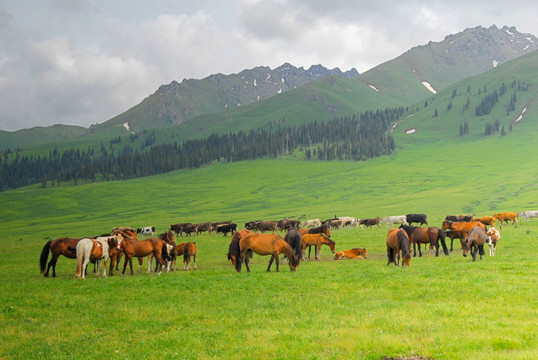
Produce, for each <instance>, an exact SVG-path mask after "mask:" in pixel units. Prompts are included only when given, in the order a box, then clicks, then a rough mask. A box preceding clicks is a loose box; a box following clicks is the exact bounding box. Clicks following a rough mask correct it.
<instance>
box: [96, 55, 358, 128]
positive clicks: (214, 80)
mask: <svg viewBox="0 0 538 360" xmlns="http://www.w3.org/2000/svg"><path fill="white" fill-rule="evenodd" d="M327 75H337V76H342V77H346V78H354V77H357V76H358V75H359V73H358V72H357V70H355V69H351V70H349V71H347V72H342V71H340V69H338V68H335V69H331V70H330V69H327V68H325V67H323V66H321V65H314V66H311V67H310V68H309V69H308V70H305V69H304V68H302V67H300V68H296V67H294V66H293V65H291V64H287V63H286V64H284V65H282V66H280V67H278V68H276V69H274V70H272V69H270V68H269V67H257V68H254V69H250V70H244V71H242V72H240V73H239V74H232V75H223V74H216V75H211V76H208V77H206V78H205V79H202V80H195V79H188V80H187V79H185V80H183V81H182V82H181V83H178V82H177V81H172V82H171V83H170V84H168V85H162V86H161V87H159V89H158V90H157V91H156V92H155V93H154V94H152V95H151V96H149V97H147V98H146V99H144V100H143V101H142V102H141V103H140V104H138V105H136V106H134V107H133V108H131V109H129V110H127V111H126V112H124V113H122V114H120V115H118V116H116V117H114V118H113V119H111V120H109V121H107V122H105V123H103V124H101V125H98V126H97V127H96V129H95V130H102V129H103V128H109V127H113V126H119V125H121V126H125V127H126V128H127V127H129V129H130V130H132V131H140V130H143V129H148V128H162V127H169V126H173V125H179V124H181V123H183V122H185V121H186V120H187V119H191V118H193V117H196V116H199V115H204V114H208V113H215V112H222V111H226V110H228V109H232V108H236V107H241V106H244V105H247V104H252V103H255V102H260V101H263V100H265V99H268V98H270V97H272V96H275V95H277V94H281V93H283V92H286V91H288V90H291V89H296V88H299V87H301V86H304V85H306V84H308V83H310V82H311V81H313V80H316V79H319V78H321V77H324V76H327ZM124 124H125V125H124Z"/></svg>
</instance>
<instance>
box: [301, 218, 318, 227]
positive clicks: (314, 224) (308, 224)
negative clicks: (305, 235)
mask: <svg viewBox="0 0 538 360" xmlns="http://www.w3.org/2000/svg"><path fill="white" fill-rule="evenodd" d="M318 226H321V220H320V219H311V220H306V221H305V222H304V223H303V227H318Z"/></svg>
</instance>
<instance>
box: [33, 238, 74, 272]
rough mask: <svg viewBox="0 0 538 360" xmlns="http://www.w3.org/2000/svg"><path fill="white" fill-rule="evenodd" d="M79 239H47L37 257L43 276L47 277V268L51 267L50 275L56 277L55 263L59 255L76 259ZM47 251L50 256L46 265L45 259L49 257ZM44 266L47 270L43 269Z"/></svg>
mask: <svg viewBox="0 0 538 360" xmlns="http://www.w3.org/2000/svg"><path fill="white" fill-rule="evenodd" d="M79 241H80V239H73V238H59V239H55V240H50V241H48V242H47V243H46V244H45V246H43V250H41V256H40V258H39V264H40V266H41V274H43V273H44V276H45V277H49V270H50V268H51V267H52V277H56V263H57V262H58V258H59V257H60V255H63V256H65V257H66V258H69V259H76V257H77V253H76V248H77V244H78V242H79ZM49 252H50V253H51V255H52V257H51V259H50V261H49V264H48V265H47V259H48V258H49ZM45 267H46V268H47V271H45Z"/></svg>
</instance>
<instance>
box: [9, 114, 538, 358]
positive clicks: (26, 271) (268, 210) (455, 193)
mask: <svg viewBox="0 0 538 360" xmlns="http://www.w3.org/2000/svg"><path fill="white" fill-rule="evenodd" d="M532 111H533V110H532V109H530V110H529V113H528V114H527V115H526V116H527V117H526V120H525V121H522V122H521V124H520V125H518V126H517V127H516V128H515V130H514V132H517V134H516V133H514V134H509V135H508V136H505V137H500V136H492V137H487V138H484V137H479V136H478V135H472V136H470V137H467V138H454V137H452V138H450V139H441V140H439V139H437V138H436V137H435V136H432V137H431V138H429V139H428V138H426V137H425V136H424V134H422V135H420V136H417V137H413V136H405V135H404V134H402V133H401V132H398V134H397V135H395V136H396V138H397V144H398V149H397V151H396V153H395V154H393V155H391V156H387V157H382V158H379V159H375V160H371V161H368V162H330V163H327V162H319V161H302V160H299V159H296V158H294V157H289V158H285V159H265V160H260V161H253V162H239V163H233V164H223V163H217V164H214V165H212V166H208V167H205V168H202V169H196V170H184V171H178V172H174V173H170V174H165V175H161V176H155V177H148V178H142V179H135V180H130V181H122V182H111V183H95V184H84V185H81V186H71V187H69V186H67V187H64V186H63V185H62V187H60V188H58V187H55V188H50V187H48V188H47V189H40V188H39V186H34V187H28V188H24V189H18V190H13V191H9V192H5V193H1V194H0V202H1V204H2V207H1V210H0V214H1V217H2V219H3V229H2V233H1V235H0V251H1V256H0V280H1V281H0V294H1V295H0V299H1V300H0V321H1V323H2V325H3V326H2V329H0V359H22V358H51V359H55V358H111V357H113V358H129V359H133V358H137V359H145V358H148V359H153V358H179V359H184V358H185V359H208V358H220V359H237V358H256V359H263V358H267V359H273V358H294V359H322V358H323V359H325V358H332V359H344V358H346V359H347V358H366V359H381V358H383V357H384V356H391V357H397V356H413V355H417V356H418V355H420V356H424V357H431V358H434V359H492V358H494V359H534V358H536V357H537V355H538V344H537V335H538V332H537V327H536V323H537V321H538V310H537V309H538V303H537V299H538V296H537V295H538V291H537V288H538V287H537V284H536V282H537V279H538V267H537V265H536V254H537V252H538V241H537V240H538V222H536V220H532V221H530V222H528V223H527V222H523V223H522V224H520V225H519V226H518V227H515V226H510V225H509V226H505V227H503V230H502V240H501V242H500V243H499V247H498V250H497V256H495V257H490V256H489V255H486V256H485V257H484V259H483V260H482V261H480V260H479V261H477V262H476V263H472V261H471V259H470V258H464V257H462V256H461V252H460V250H459V244H455V250H454V252H453V253H452V254H451V255H450V256H448V257H445V256H444V255H441V256H440V257H438V258H436V257H434V255H433V254H432V253H428V254H426V255H424V256H423V257H422V258H414V259H413V260H412V261H411V267H410V268H408V269H401V268H396V267H394V266H391V267H387V266H386V248H385V245H384V240H385V235H386V229H385V228H382V229H367V230H366V229H365V230H360V229H345V230H336V231H335V232H334V233H333V238H334V240H335V241H336V244H337V250H343V249H348V248H351V247H357V246H360V247H366V248H367V249H368V254H369V257H368V259H367V260H364V261H342V262H337V261H333V260H332V254H330V252H329V250H328V248H323V250H322V260H321V261H319V262H315V261H310V262H304V263H302V264H301V265H300V266H299V268H298V271H297V272H296V273H291V272H290V271H289V270H288V268H287V267H286V266H282V267H281V272H280V273H278V274H277V273H274V272H272V273H269V274H268V273H266V272H265V269H266V265H267V261H268V260H269V259H268V258H266V257H260V256H255V258H254V259H253V265H252V272H251V273H250V274H247V273H246V272H244V271H243V272H241V273H239V274H238V273H236V272H235V270H234V269H233V268H232V267H231V266H230V265H229V264H228V263H227V262H226V258H225V254H226V252H227V247H228V239H226V238H222V237H220V236H216V235H211V236H210V235H202V236H200V237H199V238H197V239H196V240H197V244H198V251H199V256H198V259H197V260H198V261H197V263H198V270H197V271H191V272H182V271H179V272H175V273H169V274H162V275H161V276H157V275H155V274H147V273H146V271H145V269H146V267H145V266H143V267H138V265H136V266H137V267H136V272H135V275H134V276H124V277H122V276H114V277H109V278H107V279H94V278H93V277H92V276H90V278H88V279H87V280H85V281H79V280H76V279H74V272H75V263H74V261H73V260H67V259H65V258H60V260H59V262H58V266H57V272H58V277H57V278H55V279H51V278H49V279H45V278H43V277H42V275H40V274H39V270H38V258H39V254H40V251H41V249H42V247H43V245H44V243H45V242H46V241H47V240H48V239H53V238H57V237H62V236H73V237H75V236H84V235H94V234H98V233H102V232H106V231H109V230H110V229H111V228H112V227H115V226H133V227H137V226H147V225H155V226H156V227H157V230H158V231H163V230H165V229H167V228H168V226H169V225H170V224H172V223H177V222H182V221H192V222H201V221H219V220H234V221H235V222H237V223H238V224H242V223H244V222H245V221H248V220H255V219H280V218H285V217H299V216H301V215H306V217H308V218H329V217H332V216H334V215H335V214H336V215H338V216H344V215H351V216H356V217H375V216H385V215H398V214H406V213H410V212H424V213H426V214H428V217H429V221H430V224H431V225H437V226H439V225H440V223H441V220H442V218H444V216H445V215H447V214H457V213H473V214H475V215H489V214H492V213H495V212H498V211H521V210H530V209H532V210H535V209H536V208H538V203H537V201H538V170H537V169H538V167H537V165H538V159H537V157H536V154H535V152H534V151H533V149H535V148H536V145H538V144H537V141H538V139H537V138H536V130H537V126H538V124H537V123H536V121H535V120H532V119H536V114H535V113H533V112H532ZM409 121H411V120H409ZM413 121H415V120H413ZM417 121H418V120H417ZM402 126H403V125H402Z"/></svg>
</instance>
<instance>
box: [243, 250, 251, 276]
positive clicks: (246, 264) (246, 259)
mask: <svg viewBox="0 0 538 360" xmlns="http://www.w3.org/2000/svg"><path fill="white" fill-rule="evenodd" d="M244 259H245V267H246V268H247V272H250V267H249V266H248V264H249V262H250V260H249V257H248V254H246V256H244Z"/></svg>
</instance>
